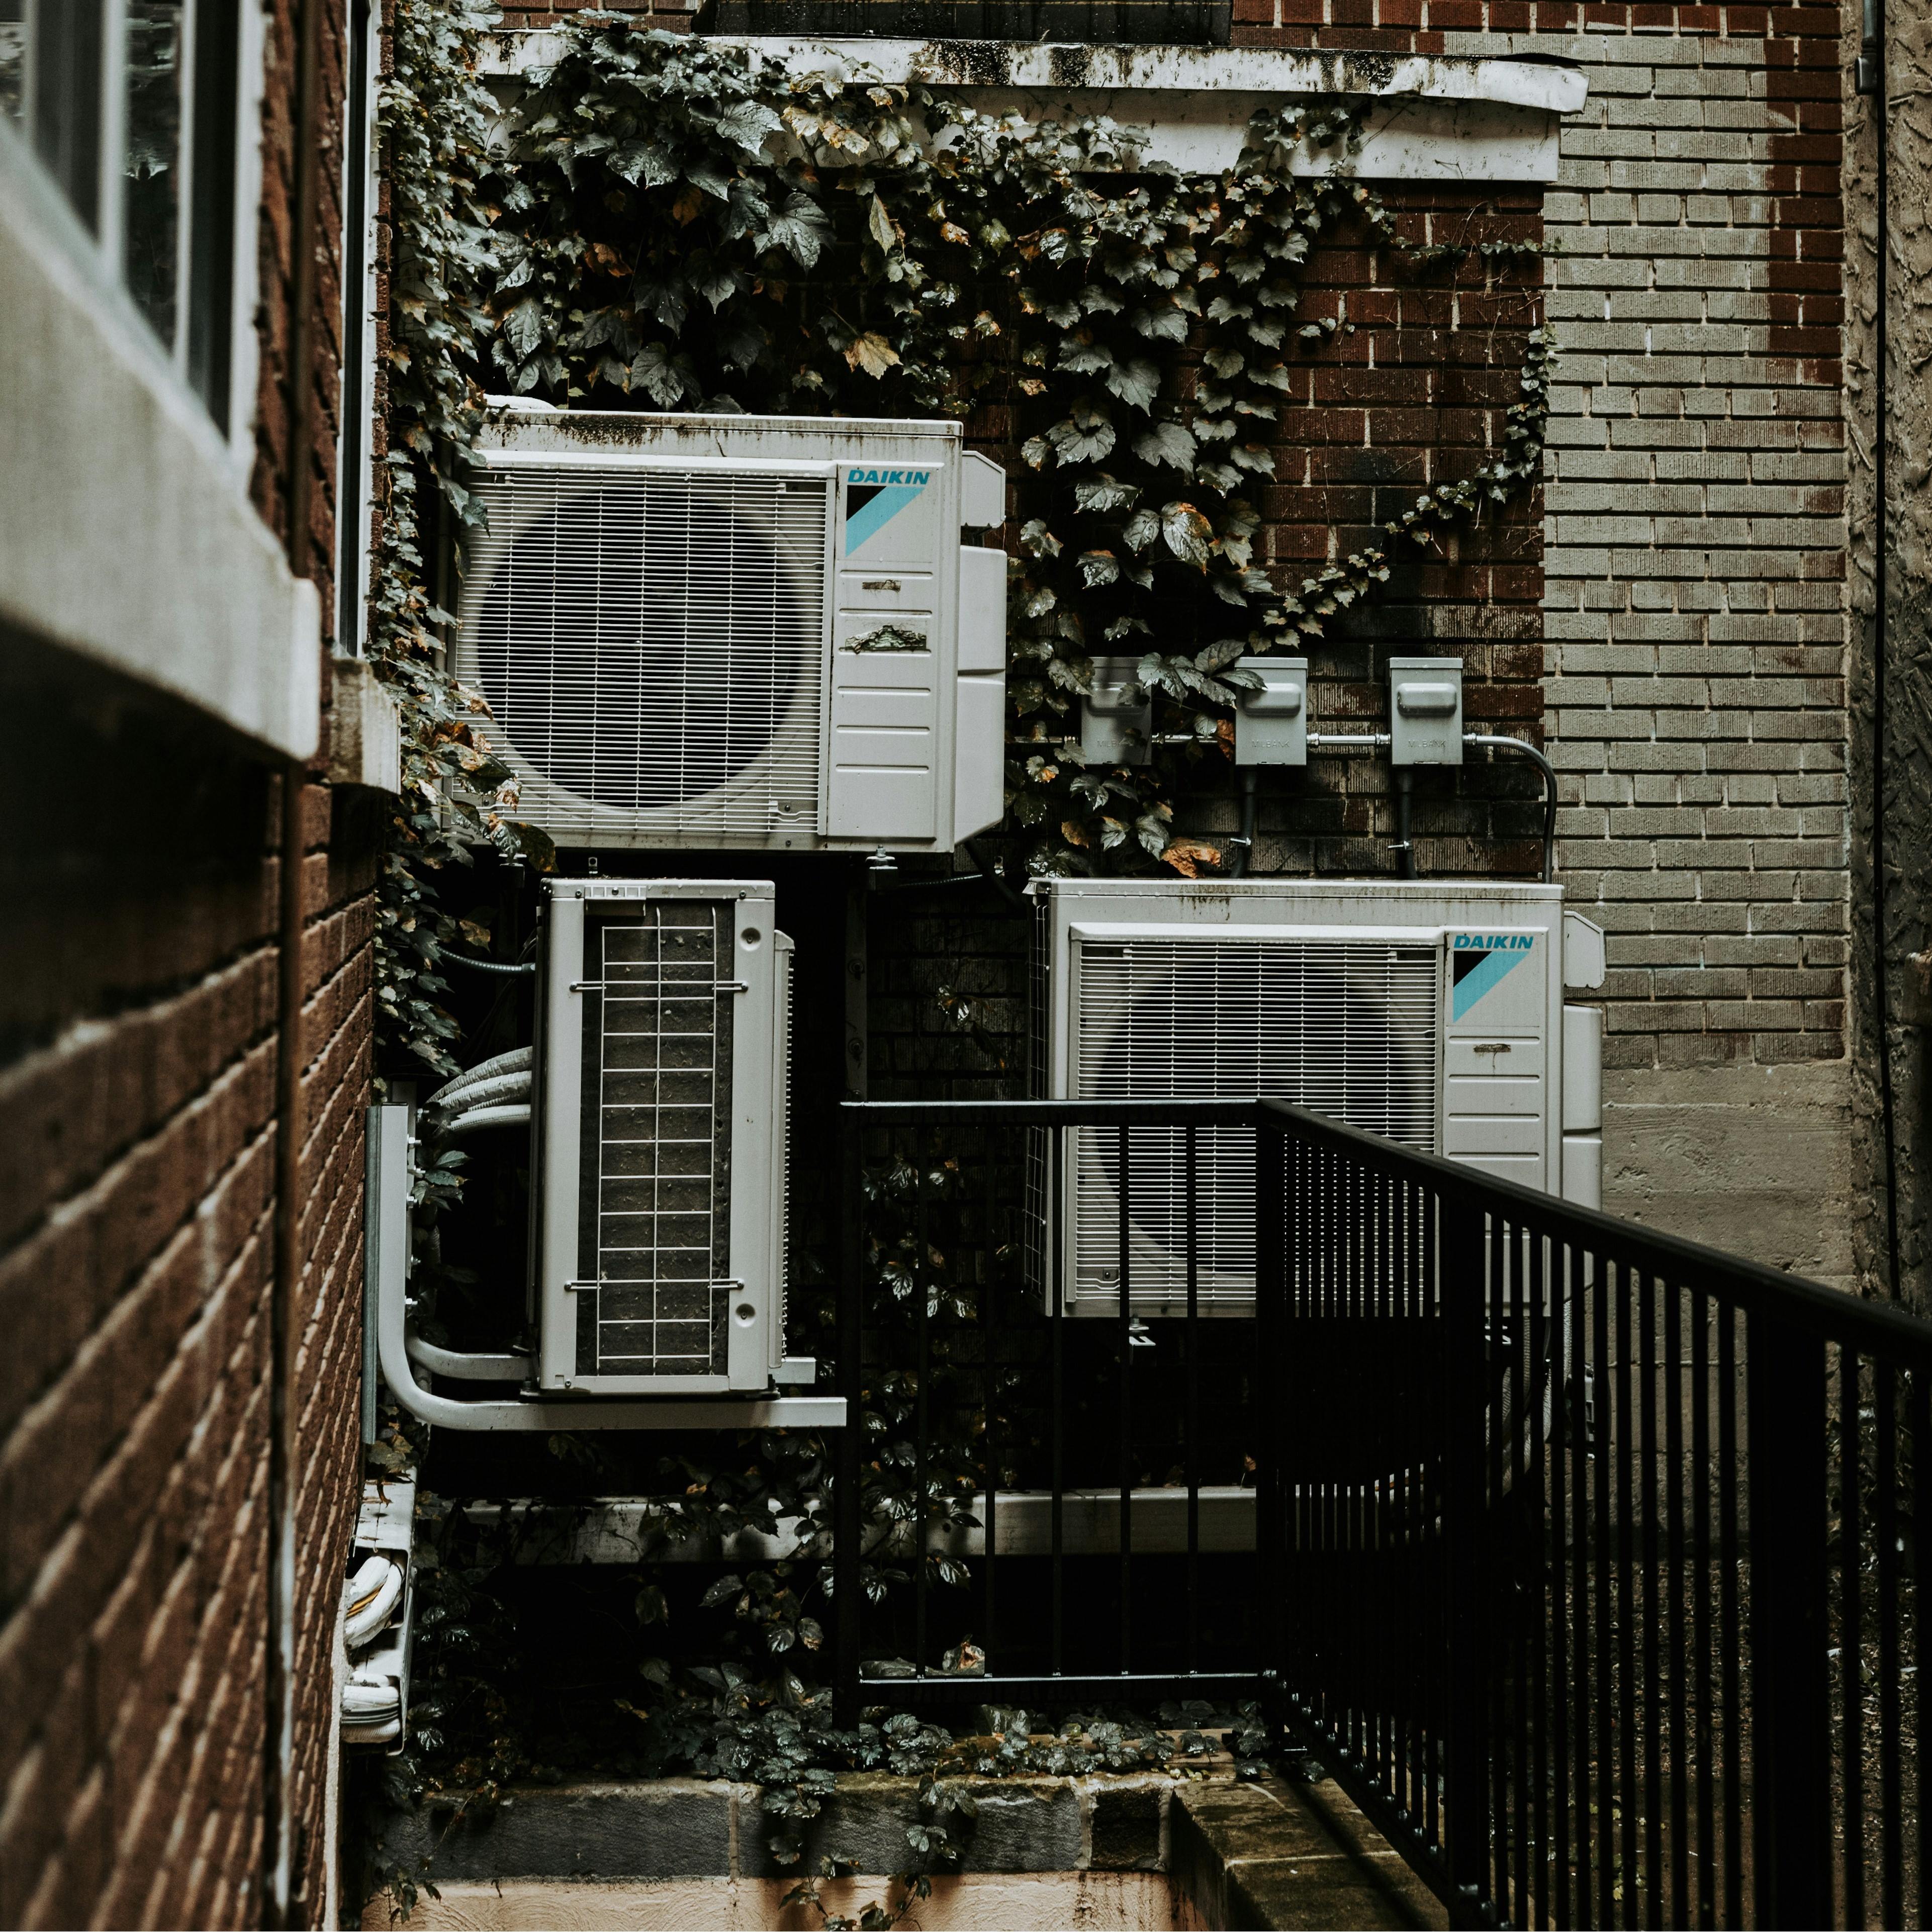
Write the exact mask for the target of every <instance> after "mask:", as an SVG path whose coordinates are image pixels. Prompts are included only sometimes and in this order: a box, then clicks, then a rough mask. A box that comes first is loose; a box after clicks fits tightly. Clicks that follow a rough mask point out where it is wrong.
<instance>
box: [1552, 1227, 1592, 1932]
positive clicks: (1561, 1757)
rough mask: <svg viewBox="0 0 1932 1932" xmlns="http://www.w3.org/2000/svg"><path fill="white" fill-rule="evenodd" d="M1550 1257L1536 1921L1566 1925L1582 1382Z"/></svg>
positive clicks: (1568, 1301)
mask: <svg viewBox="0 0 1932 1932" xmlns="http://www.w3.org/2000/svg"><path fill="white" fill-rule="evenodd" d="M1551 1259H1552V1260H1553V1262H1555V1263H1556V1265H1555V1267H1554V1268H1552V1269H1551V1271H1550V1274H1551V1278H1552V1280H1551V1287H1552V1292H1553V1293H1556V1294H1557V1295H1559V1296H1560V1300H1559V1302H1558V1304H1557V1316H1556V1322H1555V1333H1554V1334H1553V1337H1552V1338H1551V1348H1550V1352H1551V1358H1552V1359H1551V1368H1552V1376H1551V1380H1552V1382H1553V1388H1552V1390H1551V1409H1550V1419H1551V1421H1552V1423H1553V1425H1554V1426H1553V1430H1552V1432H1551V1436H1550V1674H1551V1678H1552V1680H1553V1684H1554V1685H1555V1695H1554V1697H1553V1698H1552V1700H1551V1702H1550V1726H1551V1728H1552V1730H1553V1731H1554V1732H1555V1733H1556V1735H1555V1736H1554V1737H1553V1739H1551V1741H1550V1742H1551V1755H1552V1757H1553V1759H1554V1760H1555V1764H1554V1778H1553V1784H1552V1787H1551V1794H1550V1795H1551V1799H1552V1804H1553V1809H1554V1811H1555V1820H1554V1823H1555V1826H1556V1832H1555V1855H1556V1869H1555V1870H1553V1872H1552V1873H1551V1874H1550V1877H1551V1879H1552V1881H1553V1882H1552V1887H1551V1889H1552V1891H1553V1894H1554V1896H1553V1907H1554V1909H1553V1913H1551V1912H1546V1913H1545V1918H1546V1919H1547V1920H1549V1921H1550V1922H1551V1923H1553V1924H1558V1925H1568V1924H1569V1923H1570V1921H1571V1909H1572V1908H1571V1896H1572V1894H1571V1858H1573V1857H1575V1856H1577V1846H1578V1843H1579V1841H1578V1839H1577V1837H1576V1835H1575V1834H1574V1832H1573V1829H1572V1826H1571V1808H1572V1806H1573V1805H1574V1804H1575V1803H1576V1795H1575V1790H1574V1786H1573V1784H1572V1782H1571V1779H1572V1775H1573V1766H1572V1760H1571V1753H1572V1751H1573V1750H1574V1748H1575V1746H1574V1742H1573V1740H1572V1739H1571V1702H1572V1699H1571V1691H1570V1684H1571V1675H1570V1673H1571V1661H1570V1660H1571V1647H1570V1635H1571V1629H1572V1628H1573V1627H1574V1622H1575V1619H1576V1616H1577V1593H1578V1591H1579V1589H1580V1583H1581V1569H1580V1565H1579V1563H1578V1562H1577V1556H1578V1546H1577V1544H1576V1543H1575V1542H1574V1540H1573V1539H1574V1538H1576V1537H1577V1535H1579V1534H1580V1531H1579V1530H1575V1529H1572V1528H1571V1514H1570V1486H1571V1481H1572V1474H1571V1472H1572V1471H1573V1470H1574V1469H1578V1468H1580V1467H1581V1466H1582V1463H1583V1442H1582V1436H1583V1430H1582V1421H1583V1418H1582V1417H1581V1415H1579V1414H1577V1413H1574V1410H1575V1409H1576V1408H1577V1406H1578V1405H1580V1403H1581V1402H1582V1400H1583V1373H1582V1370H1581V1368H1580V1366H1579V1364H1580V1357H1579V1355H1578V1354H1577V1347H1578V1343H1579V1341H1580V1326H1581V1319H1582V1311H1581V1310H1580V1308H1579V1307H1578V1305H1577V1304H1578V1300H1579V1296H1580V1289H1579V1288H1578V1286H1577V1280H1576V1271H1577V1257H1576V1254H1575V1251H1574V1250H1573V1249H1571V1247H1569V1246H1568V1244H1562V1245H1559V1246H1556V1247H1553V1250H1552V1251H1551ZM1559 1284H1560V1286H1559ZM1575 1655H1576V1656H1577V1658H1578V1660H1579V1667H1578V1670H1577V1681H1578V1682H1581V1681H1582V1677H1583V1672H1582V1668H1581V1660H1582V1659H1583V1657H1584V1656H1585V1655H1586V1653H1585V1652H1584V1650H1583V1646H1581V1645H1579V1646H1578V1647H1577V1651H1576V1652H1575ZM1583 1898H1584V1900H1585V1903H1584V1906H1583V1912H1584V1914H1585V1915H1587V1913H1588V1911H1589V1905H1588V1898H1589V1883H1588V1881H1587V1879H1586V1880H1585V1882H1584V1886H1583Z"/></svg>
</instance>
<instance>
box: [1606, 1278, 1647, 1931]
mask: <svg viewBox="0 0 1932 1932" xmlns="http://www.w3.org/2000/svg"><path fill="white" fill-rule="evenodd" d="M1633 1272H1634V1271H1633V1270H1632V1269H1631V1268H1629V1267H1628V1266H1625V1267H1623V1268H1619V1270H1618V1271H1617V1274H1616V1287H1615V1289H1613V1291H1612V1292H1613V1293H1614V1295H1616V1304H1617V1305H1616V1331H1617V1340H1616V1351H1617V1353H1616V1391H1617V1406H1616V1442H1617V1447H1616V1484H1617V1496H1616V1502H1617V1525H1616V1527H1617V1571H1618V1579H1617V1580H1618V1585H1619V1588H1618V1591H1617V1598H1616V1610H1615V1616H1616V1626H1617V1635H1618V1643H1617V1669H1618V1676H1617V1688H1616V1698H1617V1703H1616V1718H1617V1786H1618V1790H1619V1793H1621V1796H1622V1812H1621V1815H1620V1818H1619V1825H1620V1829H1619V1832H1618V1835H1617V1855H1618V1858H1619V1861H1620V1863H1621V1865H1622V1877H1623V1892H1624V1897H1623V1906H1624V1909H1623V1922H1624V1924H1625V1925H1626V1926H1634V1925H1638V1924H1641V1923H1642V1922H1643V1864H1642V1861H1641V1847H1640V1845H1639V1843H1638V1841H1637V1826H1638V1821H1639V1818H1640V1812H1641V1799H1642V1795H1643V1794H1642V1791H1641V1789H1640V1787H1639V1784H1638V1782H1637V1619H1638V1617H1639V1616H1640V1615H1641V1612H1640V1610H1639V1609H1638V1607H1637V1601H1636V1587H1635V1586H1636V1583H1637V1499H1636V1497H1635V1496H1634V1495H1633V1494H1632V1493H1631V1492H1632V1489H1633V1487H1634V1485H1633V1482H1632V1478H1633V1477H1634V1475H1636V1474H1637V1469H1636V1468H1635V1467H1634V1466H1635V1464H1636V1462H1637V1390H1636V1386H1635V1385H1636V1381H1637V1349H1636V1347H1635V1346H1634V1341H1635V1338H1634V1336H1633V1334H1632V1333H1631V1316H1632V1315H1633V1313H1634V1310H1633V1309H1632V1307H1631V1303H1632V1301H1634V1295H1633V1292H1632V1288H1633V1284H1632V1282H1631V1275H1632V1274H1633Z"/></svg>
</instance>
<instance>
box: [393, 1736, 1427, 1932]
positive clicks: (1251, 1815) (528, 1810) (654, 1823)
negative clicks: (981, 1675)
mask: <svg viewBox="0 0 1932 1932" xmlns="http://www.w3.org/2000/svg"><path fill="white" fill-rule="evenodd" d="M949 1783H950V1784H953V1786H954V1787H955V1788H956V1789H958V1790H962V1791H963V1792H965V1793H966V1794H968V1796H971V1798H972V1799H974V1802H976V1804H977V1806H978V1816H977V1819H976V1820H970V1821H962V1823H964V1824H965V1826H966V1829H965V1830H964V1831H962V1832H961V1833H960V1834H959V1835H960V1836H961V1837H962V1838H963V1839H964V1841H965V1855H964V1857H963V1858H962V1861H961V1863H960V1864H959V1867H957V1868H956V1870H955V1871H954V1873H952V1874H951V1875H950V1876H948V1877H947V1878H946V1879H942V1880H941V1881H940V1885H941V1886H942V1887H944V1888H945V1892H944V1897H945V1900H946V1901H947V1902H945V1903H942V1904H938V1905H935V1914H936V1915H931V1916H929V1914H928V1913H927V1912H926V1911H925V1909H923V1908H922V1909H921V1912H920V1915H919V1922H920V1923H921V1924H926V1923H929V1922H930V1923H932V1924H957V1925H968V1924H971V1925H987V1926H994V1925H1004V1926H1011V1925H1014V1924H1028V1925H1049V1924H1082V1925H1086V1926H1089V1927H1102V1926H1134V1927H1139V1926H1148V1927H1153V1926H1178V1925H1190V1926H1202V1927H1217V1926H1244V1927H1247V1926H1255V1927H1304V1926H1337V1927H1358V1926H1397V1927H1420V1926H1428V1927H1437V1926H1443V1925H1446V1924H1447V1923H1448V1920H1447V1918H1446V1917H1445V1915H1444V1914H1443V1912H1442V1910H1441V1908H1440V1907H1439V1905H1438V1904H1437V1902H1436V1898H1435V1897H1434V1895H1433V1894H1432V1893H1431V1892H1430V1891H1429V1889H1428V1888H1427V1886H1426V1885H1424V1884H1423V1882H1421V1879H1418V1878H1417V1877H1416V1876H1415V1874H1414V1873H1412V1872H1411V1871H1410V1870H1409V1867H1407V1865H1406V1864H1404V1863H1403V1860H1402V1858H1401V1857H1400V1855H1399V1854H1397V1852H1395V1851H1394V1850H1393V1849H1391V1847H1390V1846H1389V1845H1388V1843H1387V1842H1386V1841H1385V1840H1384V1839H1382V1838H1381V1837H1380V1836H1379V1835H1378V1834H1377V1833H1376V1831H1375V1829H1374V1828H1373V1826H1370V1823H1369V1822H1368V1821H1367V1819H1365V1818H1364V1817H1363V1816H1362V1814H1361V1813H1360V1812H1359V1811H1357V1810H1356V1809H1355V1807H1354V1805H1352V1804H1350V1803H1349V1800H1348V1799H1346V1797H1345V1796H1343V1793H1342V1792H1341V1790H1340V1787H1337V1786H1336V1785H1335V1784H1332V1783H1327V1782H1325V1783H1322V1784H1313V1785H1303V1784H1286V1783H1282V1782H1280V1781H1274V1780H1266V1781H1262V1782H1261V1783H1259V1784H1235V1782H1234V1781H1232V1778H1229V1776H1228V1775H1226V1773H1225V1772H1223V1773H1221V1774H1220V1775H1211V1776H1209V1777H1208V1778H1202V1779H1199V1780H1197V1781H1188V1780H1187V1779H1185V1778H1173V1777H1169V1776H1166V1775H1160V1774H1150V1775H1142V1776H1138V1777H1127V1778H961V1779H958V1780H950V1781H949ZM759 1800H760V1791H759V1787H757V1786H756V1785H754V1784H731V1783H728V1782H727V1781H724V1780H722V1779H716V1780H706V1779H702V1778H658V1779H652V1780H649V1781H640V1782H636V1783H623V1784H617V1783H611V1784H590V1783H585V1784H571V1785H559V1786H557V1787H553V1788H550V1789H544V1788H541V1787H539V1788H537V1789H534V1790H525V1791H520V1792H517V1793H515V1794H514V1796H512V1797H511V1798H510V1799H507V1800H505V1802H504V1804H503V1805H502V1807H501V1808H499V1809H498V1810H497V1811H495V1812H493V1813H492V1814H490V1815H489V1816H488V1817H485V1818H482V1819H479V1820H476V1821H475V1822H473V1823H472V1822H470V1821H468V1820H458V1822H457V1823H455V1825H454V1826H445V1825H443V1824H440V1823H438V1822H437V1820H435V1819H434V1818H433V1817H429V1816H428V1815H421V1814H419V1815H416V1816H410V1817H401V1818H398V1820H396V1821H395V1823H394V1825H393V1826H392V1829H391V1830H390V1831H389V1834H388V1835H387V1841H386V1843H385V1845H384V1847H383V1862H384V1863H385V1864H389V1863H392V1862H400V1863H401V1864H403V1865H404V1866H405V1867H407V1868H408V1869H409V1870H412V1871H413V1872H416V1873H427V1875H428V1876H429V1877H430V1878H431V1879H433V1880H434V1882H436V1884H437V1885H438V1886H439V1887H440V1888H445V1890H446V1903H445V1904H444V1906H440V1907H435V1906H432V1907H431V1908H430V1909H429V1912H428V1919H427V1922H428V1924H430V1925H431V1926H440V1925H445V1924H447V1925H452V1926H464V1925H477V1926H482V1925H490V1926H504V1927H508V1926H514V1925H545V1926H553V1925H554V1926H565V1925H571V1926H574V1925H584V1926H592V1925H606V1924H613V1925H614V1924H625V1923H630V1924H636V1925H638V1926H643V1925H646V1924H653V1925H654V1924H667V1925H671V1924H691V1925H697V1924H721V1925H722V1924H731V1925H737V1924H745V1925H751V1924H766V1925H775V1924H781V1923H790V1920H789V1919H787V1918H784V1916H783V1915H782V1914H781V1913H780V1912H778V1904H779V1901H780V1900H781V1899H782V1897H783V1895H784V1891H785V1889H787V1888H788V1887H789V1885H790V1884H791V1883H792V1882H793V1881H795V1880H796V1879H797V1878H798V1877H799V1876H801V1875H802V1874H803V1873H809V1872H811V1871H812V1870H814V1869H815V1867H816V1866H817V1862H818V1861H819V1859H820V1858H821V1857H824V1856H829V1855H836V1856H837V1857H838V1858H839V1859H840V1860H841V1862H846V1863H849V1864H850V1865H852V1866H853V1867H855V1870H854V1873H853V1878H852V1879H851V1880H850V1884H851V1885H856V1886H859V1887H860V1888H863V1887H864V1886H865V1885H866V1884H867V1883H868V1882H869V1883H870V1884H871V1885H872V1887H873V1888H874V1889H875V1890H876V1888H877V1885H878V1882H879V1881H880V1879H883V1878H885V1877H886V1876H889V1875H891V1874H892V1873H896V1872H903V1871H906V1870H912V1869H915V1868H916V1867H917V1865H918V1864H919V1862H920V1861H919V1860H918V1859H917V1858H916V1857H915V1856H914V1855H913V1852H912V1849H911V1846H910V1843H908V1841H907V1838H906V1828H907V1826H909V1825H912V1824H914V1823H918V1822H919V1821H920V1820H922V1818H923V1817H925V1815H926V1814H924V1813H923V1812H922V1810H921V1808H920V1806H919V1790H918V1785H917V1782H916V1781H915V1780H913V1779H912V1778H895V1777H889V1776H886V1775H882V1774H878V1773H868V1774H861V1775H856V1776H850V1777H846V1778H840V1779H839V1780H838V1788H837V1790H836V1792H835V1794H834V1796H832V1798H831V1799H830V1800H829V1801H828V1802H827V1804H826V1808H825V1811H824V1813H823V1815H822V1816H821V1817H819V1818H818V1819H817V1820H814V1821H813V1822H812V1823H811V1826H809V1827H808V1829H807V1832H806V1834H805V1859H804V1861H802V1864H799V1865H796V1866H792V1867H781V1866H780V1865H779V1864H778V1863H777V1861H775V1859H773V1858H772V1855H771V1854H770V1852H769V1849H768V1848H767V1842H766V1841H767V1839H768V1838H769V1835H770V1834H771V1832H772V1831H773V1830H774V1829H775V1828H776V1826H777V1823H778V1821H777V1820H775V1819H772V1818H769V1817H767V1816H766V1814H765V1813H764V1811H763V1809H762V1808H761V1807H760V1802H759ZM1049 1879H1052V1880H1055V1881H1057V1883H1056V1884H1052V1885H1045V1886H1044V1887H1043V1885H1041V1884H1040V1883H1039V1882H1040V1881H1046V1880H1049ZM1169 1879H1171V1880H1172V1885H1171V1886H1170V1885H1169V1884H1168V1883H1167V1880H1169ZM1154 1881H1159V1882H1154ZM1028 1882H1034V1889H1033V1891H1029V1892H1026V1897H1027V1899H1028V1900H1029V1901H1030V1902H1028V1903H1026V1904H1025V1906H1024V1908H1023V1909H1022V1908H1020V1907H1019V1905H1018V1903H1017V1901H1018V1900H1019V1893H1020V1892H1021V1891H1026V1886H1027V1885H1028ZM841 1883H842V1882H841ZM1016 1886H1017V1887H1019V1891H1016V1889H1015V1888H1016ZM1035 1894H1037V1896H1036V1895H1035ZM842 1895H843V1894H842V1892H841V1896H842ZM828 1896H829V1894H828ZM492 1900H494V1901H496V1902H494V1903H492ZM511 1901H516V1902H515V1903H514V1904H513V1903H511ZM862 1902H863V1901H859V1903H862ZM381 1905H382V1902H381V1901H380V1900H378V1901H377V1904H376V1905H375V1906H372V1907H371V1912H376V1911H378V1910H380V1909H381ZM1016 1910H1017V1911H1018V1912H1019V1915H1017V1916H1016V1915H1015V1914H1016ZM760 1912H763V1913H765V1914H766V1916H765V1917H763V1918H760V1917H759V1916H757V1914H758V1913H760ZM680 1913H681V1914H682V1917H680V1916H679V1914H680ZM626 1915H628V1918H627V1917H626ZM365 1922H368V1923H376V1922H378V1921H377V1920H376V1919H374V1918H369V1919H368V1920H366V1921H365ZM801 1922H803V1921H801Z"/></svg>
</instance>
